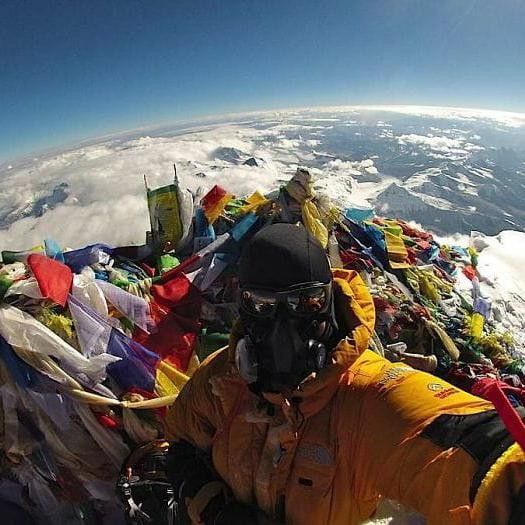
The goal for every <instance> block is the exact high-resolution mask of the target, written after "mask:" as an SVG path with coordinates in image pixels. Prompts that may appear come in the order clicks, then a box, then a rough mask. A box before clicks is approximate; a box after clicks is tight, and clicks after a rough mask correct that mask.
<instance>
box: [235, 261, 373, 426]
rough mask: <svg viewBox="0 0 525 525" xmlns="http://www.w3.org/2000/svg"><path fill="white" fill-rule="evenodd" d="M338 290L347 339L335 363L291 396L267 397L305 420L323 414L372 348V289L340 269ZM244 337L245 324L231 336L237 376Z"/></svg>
mask: <svg viewBox="0 0 525 525" xmlns="http://www.w3.org/2000/svg"><path fill="white" fill-rule="evenodd" d="M334 290H335V307H336V315H337V317H338V319H339V320H340V322H342V325H343V326H344V327H345V331H346V333H347V336H346V337H345V338H344V339H342V340H341V341H340V342H339V343H338V344H337V345H336V347H335V348H334V349H333V351H332V352H331V354H330V356H331V359H332V362H331V364H330V365H328V366H327V367H326V368H324V369H323V370H321V371H320V372H319V373H317V374H312V375H310V376H309V377H307V378H306V379H305V380H304V381H303V382H302V383H301V384H300V385H299V387H298V388H297V389H296V390H294V391H293V392H290V393H289V394H287V395H283V394H268V393H265V394H263V397H264V398H265V399H266V400H267V401H269V402H270V403H272V404H274V405H278V406H280V407H281V408H282V409H283V411H285V410H286V409H287V407H289V406H290V402H291V403H292V405H294V406H296V407H298V409H299V410H300V412H301V414H302V415H303V416H304V417H309V416H312V415H314V414H316V413H317V412H319V411H320V410H321V409H322V408H323V407H324V406H325V405H326V404H327V403H328V401H329V400H330V399H331V398H332V396H333V395H334V394H335V392H336V390H337V388H338V386H339V383H340V382H341V379H342V378H343V376H344V375H345V374H346V372H347V371H348V369H349V368H350V367H351V366H352V364H353V363H354V362H355V361H356V360H357V358H358V357H359V355H361V353H363V352H364V351H365V350H366V349H367V347H368V343H369V340H370V337H371V335H372V332H373V329H374V324H375V310H374V304H373V300H372V297H371V295H370V292H369V291H368V288H367V287H366V285H365V284H364V282H363V281H362V279H361V278H360V277H359V274H357V273H356V272H355V271H353V270H336V271H334ZM242 337H243V332H242V327H241V324H240V322H236V323H235V325H234V327H233V329H232V333H231V336H230V342H229V349H228V358H229V362H230V365H232V369H231V370H232V373H233V374H235V375H237V376H238V373H237V370H236V367H235V349H236V346H237V343H238V341H239V339H241V338H242ZM238 377H239V376H238ZM239 378H240V377H239ZM241 381H242V380H241Z"/></svg>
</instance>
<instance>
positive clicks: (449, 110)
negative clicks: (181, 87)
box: [0, 104, 525, 170]
mask: <svg viewBox="0 0 525 525" xmlns="http://www.w3.org/2000/svg"><path fill="white" fill-rule="evenodd" d="M358 110H361V111H386V112H391V113H399V114H406V115H414V116H430V117H436V118H444V119H447V118H458V117H460V118H461V117H463V118H480V119H487V120H491V121H494V122H498V123H500V124H503V125H507V126H510V127H521V126H525V111H524V112H517V111H503V110H497V109H489V108H474V107H458V106H438V105H420V104H337V105H328V104H327V105H320V106H316V105H308V106H288V107H283V108H273V109H260V110H250V111H241V112H228V113H211V114H208V115H205V116H198V117H194V118H190V119H178V120H169V121H160V122H156V123H151V124H147V125H145V126H141V127H136V128H129V129H121V130H114V131H109V132H107V133H104V134H102V135H86V136H85V137H82V138H81V139H80V140H74V141H69V142H63V143H60V144H56V145H52V146H49V147H46V148H43V149H36V150H31V151H27V152H25V153H23V154H21V155H18V156H16V157H6V158H5V159H1V158H0V170H3V169H6V168H7V169H11V168H12V167H13V166H14V165H15V164H17V163H19V162H22V161H24V160H28V159H29V157H39V156H46V155H53V154H56V153H61V152H63V151H68V150H71V149H75V148H78V147H81V146H83V145H89V144H96V143H98V142H102V141H104V140H111V139H115V138H119V137H128V136H136V135H139V134H140V133H143V132H144V133H148V132H155V131H159V130H164V129H165V130H169V129H170V130H174V129H176V128H178V127H179V126H188V127H187V128H184V129H182V130H181V132H183V131H187V132H191V131H195V130H196V129H198V128H199V127H201V126H204V127H209V126H214V125H216V126H220V125H225V124H228V123H229V122H228V119H233V120H232V122H231V123H236V122H238V121H239V120H240V119H242V118H243V117H258V116H264V115H271V114H273V113H285V114H286V113H293V112H297V113H307V112H322V111H326V112H334V113H337V112H345V111H358Z"/></svg>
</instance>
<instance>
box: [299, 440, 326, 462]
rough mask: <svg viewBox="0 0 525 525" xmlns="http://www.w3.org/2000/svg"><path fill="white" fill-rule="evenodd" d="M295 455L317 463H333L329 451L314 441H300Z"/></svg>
mask: <svg viewBox="0 0 525 525" xmlns="http://www.w3.org/2000/svg"><path fill="white" fill-rule="evenodd" d="M296 457H297V458H298V459H303V460H306V461H311V462H312V463H316V464H317V465H331V464H332V463H333V460H332V455H331V454H330V451H329V450H328V449H327V448H325V447H323V446H322V445H316V444H314V443H300V444H299V445H298V447H297V451H296Z"/></svg>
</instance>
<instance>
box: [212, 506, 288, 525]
mask: <svg viewBox="0 0 525 525" xmlns="http://www.w3.org/2000/svg"><path fill="white" fill-rule="evenodd" d="M248 524H250V525H252V524H253V525H283V524H280V523H279V522H277V521H274V520H272V519H270V518H268V516H266V514H265V513H264V512H262V511H261V510H259V509H258V508H257V507H253V506H251V505H246V504H244V503H239V502H238V501H232V502H231V503H228V504H227V505H226V506H224V507H223V508H222V509H221V510H220V512H219V513H218V514H217V516H216V517H215V521H214V522H213V525H248Z"/></svg>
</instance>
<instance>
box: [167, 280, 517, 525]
mask: <svg viewBox="0 0 525 525" xmlns="http://www.w3.org/2000/svg"><path fill="white" fill-rule="evenodd" d="M334 282H335V285H336V307H337V309H338V312H339V317H340V318H341V317H344V318H346V322H347V324H348V327H349V334H348V337H347V338H346V339H344V340H342V341H341V342H340V343H339V344H338V345H337V347H336V348H335V349H334V351H333V353H332V356H333V363H332V364H331V366H329V367H327V368H326V369H324V370H323V371H322V372H321V373H319V374H318V375H317V377H315V378H312V379H310V380H307V381H306V382H304V383H303V384H302V385H301V387H300V389H299V390H298V391H297V394H296V395H294V398H293V400H290V399H285V398H283V397H282V396H281V395H265V398H266V399H264V400H262V399H261V398H259V397H257V396H255V395H254V394H252V393H251V392H250V391H249V390H248V389H247V387H246V384H245V383H244V382H243V380H242V379H241V377H240V376H239V375H238V373H237V370H236V368H235V362H234V349H235V345H236V342H237V340H238V338H239V337H240V334H239V333H236V331H235V330H234V333H233V334H232V337H231V342H230V345H229V348H225V349H223V350H219V351H218V352H216V353H215V354H213V355H212V356H210V357H209V358H208V359H207V360H206V361H204V362H203V364H202V365H201V366H200V368H199V369H198V370H197V371H196V372H195V374H194V375H193V376H192V378H191V379H190V381H189V382H188V383H187V385H186V386H185V387H184V389H183V390H182V392H181V394H180V395H179V397H178V398H177V400H176V401H175V403H174V404H173V406H172V407H170V410H169V412H168V415H167V418H166V436H167V438H168V439H174V440H177V439H184V440H186V441H188V442H190V443H192V444H193V445H195V446H196V447H199V448H201V449H203V450H205V451H207V452H209V453H210V455H211V457H212V460H213V464H214V466H215V469H216V470H217V472H218V474H219V475H220V476H221V478H222V479H223V480H224V482H225V483H226V484H227V485H228V487H229V488H230V489H231V491H232V493H233V496H234V497H235V498H236V499H238V500H240V501H242V502H245V503H249V504H254V505H257V506H258V507H260V508H261V509H262V510H264V511H265V512H266V513H267V514H268V515H269V516H271V517H273V518H275V519H278V520H280V521H282V522H285V523H286V524H289V525H323V524H327V525H352V524H357V523H361V522H362V521H364V520H366V519H367V518H370V517H371V516H373V514H374V512H375V510H376V507H377V505H378V502H379V500H380V498H381V497H385V498H390V499H394V500H396V501H398V502H401V503H403V504H404V505H406V506H407V507H409V508H412V509H414V510H416V511H418V512H420V513H422V514H423V515H424V516H426V518H427V521H428V523H429V525H446V524H454V525H455V524H472V523H476V524H483V525H484V524H487V525H489V524H490V525H499V524H504V523H507V521H508V518H509V514H510V512H511V510H510V509H511V502H512V498H513V497H514V495H515V494H516V493H517V492H518V491H519V490H520V487H521V486H522V485H523V484H524V483H525V457H524V454H523V451H522V450H521V449H517V448H516V446H515V445H514V446H511V447H510V448H508V449H507V450H506V451H505V453H504V454H502V456H501V457H500V458H499V460H497V461H495V462H492V463H491V464H490V465H489V466H490V470H489V471H488V474H485V473H484V474H483V476H482V478H481V479H480V480H479V482H478V484H477V485H478V486H477V490H476V492H475V494H476V497H475V499H474V501H473V502H472V501H471V497H473V496H472V494H470V495H469V493H470V491H471V486H472V483H473V480H474V479H475V478H476V476H478V477H479V469H480V464H479V461H477V460H476V459H474V457H473V456H472V453H471V452H468V451H467V450H465V448H467V449H468V447H465V446H464V445H465V443H461V442H460V439H459V437H458V436H457V435H455V434H460V433H461V432H456V433H454V432H453V429H454V426H453V425H455V424H456V423H458V421H459V423H458V424H459V427H458V428H459V429H461V428H463V427H461V425H463V424H464V423H465V421H467V422H468V421H469V419H468V418H469V417H470V416H469V415H475V416H472V418H479V417H481V418H483V417H484V415H485V414H490V413H492V412H489V411H493V410H494V407H493V406H492V405H491V404H490V403H488V402H486V401H484V400H482V399H479V398H477V397H475V396H472V395H470V394H468V393H466V392H463V391H461V390H459V389H457V388H455V387H453V386H451V385H450V384H447V383H446V382H444V381H442V380H440V379H437V378H436V377H434V376H432V375H430V374H426V373H424V372H420V371H416V370H414V369H412V368H410V367H409V366H406V365H405V364H403V363H395V364H393V363H391V362H389V361H387V360H386V359H384V358H382V357H380V356H379V355H377V354H375V353H373V352H372V351H370V350H367V347H368V342H369V338H370V335H371V333H372V331H373V328H374V323H375V313H374V307H373V301H372V298H371V296H370V293H369V291H368V289H367V288H366V286H365V284H364V283H363V281H362V280H361V278H360V277H359V275H358V274H357V273H355V272H353V271H343V270H336V271H334ZM270 406H271V407H272V409H269V407H270ZM463 416H467V417H463ZM442 420H444V423H443V424H441V422H442ZM447 425H448V426H447ZM451 425H452V426H451ZM471 426H472V425H471ZM443 429H445V431H444V430H443ZM456 438H457V439H456ZM474 448H475V447H474ZM203 492H206V490H205V489H203ZM196 499H197V497H196ZM198 500H199V501H200V502H201V504H202V505H203V506H204V505H205V503H206V498H205V497H203V495H202V494H201V495H200V496H199V498H198Z"/></svg>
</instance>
